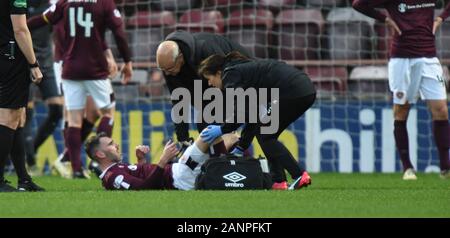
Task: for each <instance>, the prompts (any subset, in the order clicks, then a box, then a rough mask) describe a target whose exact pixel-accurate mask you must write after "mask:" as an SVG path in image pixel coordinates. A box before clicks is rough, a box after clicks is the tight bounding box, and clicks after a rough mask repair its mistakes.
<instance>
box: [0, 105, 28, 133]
mask: <svg viewBox="0 0 450 238" xmlns="http://www.w3.org/2000/svg"><path fill="white" fill-rule="evenodd" d="M23 117H25V108H20V109H9V108H0V125H2V126H5V127H8V128H11V129H13V130H15V129H17V127H19V126H21V125H22V126H23V125H24V124H25V119H24V118H23ZM22 121H23V122H22Z"/></svg>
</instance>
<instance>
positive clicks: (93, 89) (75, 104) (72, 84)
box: [62, 79, 116, 110]
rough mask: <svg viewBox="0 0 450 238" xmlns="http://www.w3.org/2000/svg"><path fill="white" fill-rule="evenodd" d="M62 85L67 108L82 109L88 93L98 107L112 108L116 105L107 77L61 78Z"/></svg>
mask: <svg viewBox="0 0 450 238" xmlns="http://www.w3.org/2000/svg"><path fill="white" fill-rule="evenodd" d="M62 86H63V91H64V100H65V104H66V107H67V110H81V109H84V107H85V105H86V97H87V96H88V95H90V96H91V97H92V99H93V100H94V103H95V105H96V106H97V108H99V109H106V108H112V107H114V106H115V105H116V102H115V100H114V92H113V88H112V85H111V80H109V79H98V80H69V79H63V80H62Z"/></svg>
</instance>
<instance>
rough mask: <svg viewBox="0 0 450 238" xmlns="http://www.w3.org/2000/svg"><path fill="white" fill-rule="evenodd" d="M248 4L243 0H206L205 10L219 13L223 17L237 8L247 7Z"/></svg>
mask: <svg viewBox="0 0 450 238" xmlns="http://www.w3.org/2000/svg"><path fill="white" fill-rule="evenodd" d="M248 5H249V2H247V1H245V0H207V1H206V8H205V9H208V10H217V11H220V12H221V13H222V14H224V15H225V16H228V14H229V13H230V12H232V11H234V10H236V9H238V8H243V7H247V6H248Z"/></svg>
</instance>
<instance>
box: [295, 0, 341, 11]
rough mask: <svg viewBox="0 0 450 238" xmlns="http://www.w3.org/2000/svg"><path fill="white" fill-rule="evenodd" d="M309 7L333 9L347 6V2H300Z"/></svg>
mask: <svg viewBox="0 0 450 238" xmlns="http://www.w3.org/2000/svg"><path fill="white" fill-rule="evenodd" d="M300 2H301V4H302V5H304V6H307V7H320V8H327V9H330V8H333V7H341V6H345V4H346V0H300Z"/></svg>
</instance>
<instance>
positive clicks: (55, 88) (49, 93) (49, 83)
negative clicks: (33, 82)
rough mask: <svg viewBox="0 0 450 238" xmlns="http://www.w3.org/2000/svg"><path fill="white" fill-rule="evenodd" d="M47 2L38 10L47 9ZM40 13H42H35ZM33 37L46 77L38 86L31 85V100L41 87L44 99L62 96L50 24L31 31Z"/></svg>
mask: <svg viewBox="0 0 450 238" xmlns="http://www.w3.org/2000/svg"><path fill="white" fill-rule="evenodd" d="M46 5H47V4H43V6H41V7H40V8H39V9H35V11H36V12H42V11H45V9H46V7H45V6H46ZM35 14H40V13H35ZM31 35H32V38H33V47H34V52H35V54H36V58H37V60H38V61H39V64H40V69H41V72H42V75H43V76H44V78H43V79H42V81H41V83H39V84H37V87H34V86H33V87H31V88H32V90H31V92H30V100H33V96H34V95H35V93H34V92H35V90H37V88H39V91H40V95H41V96H42V98H43V99H44V100H46V99H48V98H52V97H57V96H62V95H61V92H60V88H61V87H60V86H59V85H57V84H56V79H55V71H54V69H53V53H52V44H51V30H50V26H45V27H42V28H39V29H35V30H33V31H32V32H31Z"/></svg>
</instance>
